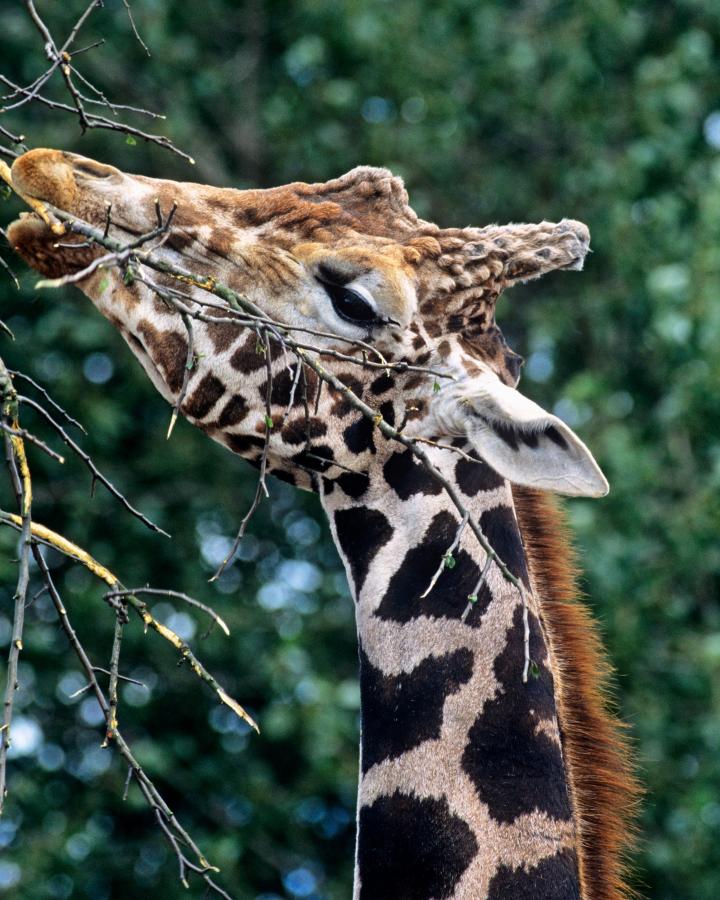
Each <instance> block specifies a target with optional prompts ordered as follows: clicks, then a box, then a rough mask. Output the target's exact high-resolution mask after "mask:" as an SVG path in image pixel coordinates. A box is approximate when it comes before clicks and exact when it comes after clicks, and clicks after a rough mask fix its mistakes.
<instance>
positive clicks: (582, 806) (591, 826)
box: [513, 485, 641, 900]
mask: <svg viewBox="0 0 720 900" xmlns="http://www.w3.org/2000/svg"><path fill="white" fill-rule="evenodd" d="M513 497H514V500H515V508H516V512H517V516H518V521H519V523H520V529H521V532H522V536H523V542H524V544H525V550H526V553H527V555H528V559H529V562H530V567H531V571H532V573H533V578H534V580H535V584H536V587H537V593H538V597H539V600H540V606H541V610H542V615H543V620H544V622H545V625H546V628H547V630H548V634H549V639H550V645H551V648H552V652H553V654H554V655H555V658H556V660H557V672H558V681H559V684H558V685H556V691H557V696H556V700H557V704H558V718H559V720H560V729H561V733H562V739H563V750H564V753H565V757H566V760H567V765H568V768H569V772H570V777H571V786H572V793H573V800H574V804H575V807H576V809H575V812H576V816H577V825H578V830H579V833H580V840H579V851H580V853H579V860H580V879H581V884H582V896H583V898H586V900H621V898H627V897H633V896H637V895H636V893H635V891H634V890H633V889H632V888H631V887H630V886H629V885H628V883H627V875H628V871H627V865H626V856H627V854H628V852H629V851H630V849H631V848H632V847H633V845H634V843H635V827H634V822H635V819H636V816H637V811H638V800H639V795H640V793H641V789H640V786H639V784H638V781H637V779H636V778H635V775H634V772H633V767H632V765H631V762H630V751H629V742H628V739H627V736H626V734H625V732H624V730H623V725H622V724H621V722H620V721H619V720H618V718H617V717H616V716H615V715H613V714H612V712H611V711H610V710H611V709H612V707H613V706H614V702H613V699H612V688H611V676H612V669H611V666H610V664H609V662H608V660H607V657H606V654H605V652H604V651H603V648H602V643H601V640H600V636H599V628H598V624H597V622H596V620H595V619H594V617H593V615H592V613H591V612H590V611H589V610H588V609H587V607H585V606H584V605H583V603H582V600H581V599H580V596H579V591H578V587H577V578H578V570H577V567H576V562H575V551H574V548H573V547H572V545H571V542H570V536H569V531H568V526H567V522H566V519H565V515H564V513H563V512H562V510H561V509H560V507H559V505H558V503H557V501H556V500H555V499H554V498H553V497H552V496H550V495H549V494H546V493H544V492H540V491H535V490H532V489H530V488H525V487H519V486H518V485H514V486H513Z"/></svg>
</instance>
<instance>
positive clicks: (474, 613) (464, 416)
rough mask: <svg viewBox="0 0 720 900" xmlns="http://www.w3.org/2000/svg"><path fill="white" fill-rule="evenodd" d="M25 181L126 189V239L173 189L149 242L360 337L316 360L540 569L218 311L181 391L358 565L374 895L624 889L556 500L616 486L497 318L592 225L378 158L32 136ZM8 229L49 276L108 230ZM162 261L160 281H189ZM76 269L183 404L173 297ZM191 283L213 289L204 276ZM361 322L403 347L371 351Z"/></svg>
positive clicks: (574, 248)
mask: <svg viewBox="0 0 720 900" xmlns="http://www.w3.org/2000/svg"><path fill="white" fill-rule="evenodd" d="M12 178H13V183H14V185H15V186H16V187H17V189H18V190H19V191H21V192H22V193H23V194H25V195H26V196H30V197H33V198H36V199H39V200H41V201H44V202H46V203H50V204H52V205H53V206H55V207H56V208H58V209H60V210H62V211H64V212H66V213H69V214H72V215H74V216H77V217H79V218H81V219H83V220H85V221H86V222H88V223H90V224H91V225H94V226H97V227H99V228H102V227H104V225H105V223H106V220H107V218H108V212H107V210H108V207H110V208H111V214H110V219H111V223H112V224H111V227H110V234H111V235H113V236H117V237H118V238H119V239H122V240H124V241H129V240H131V239H135V238H137V236H138V235H142V234H145V233H147V232H149V231H150V230H152V228H153V227H154V225H155V220H156V204H157V202H158V201H159V204H160V207H161V208H163V209H165V210H167V209H169V208H170V207H171V205H172V204H176V206H177V208H176V212H175V217H174V220H173V227H172V229H171V230H170V232H169V234H167V235H165V236H164V237H163V238H162V240H159V241H158V242H156V243H157V246H156V249H155V250H154V254H155V255H156V256H157V257H158V258H162V259H164V260H166V261H168V262H169V263H170V264H171V265H175V266H179V267H183V268H184V269H186V270H190V271H192V272H193V273H195V274H196V275H197V276H199V277H202V278H208V279H213V280H214V281H217V282H222V283H224V284H226V285H228V286H229V287H230V288H232V289H234V290H236V291H237V292H239V293H241V294H243V295H244V296H246V297H247V298H249V299H250V300H251V301H252V302H253V303H255V304H256V305H257V306H258V307H259V308H260V309H261V310H263V312H264V313H265V314H266V315H267V316H269V317H271V318H272V319H273V320H275V321H277V322H280V323H283V324H284V325H285V326H289V327H292V328H293V329H310V330H311V331H312V332H315V334H314V335H313V336H312V337H311V338H307V340H308V341H309V342H310V343H311V344H312V345H313V346H315V347H319V348H322V349H324V350H333V349H334V350H336V351H341V352H342V353H343V354H344V355H345V356H346V357H353V359H354V361H353V360H348V359H341V358H339V357H337V356H336V357H332V356H330V357H328V358H325V357H323V360H324V362H323V365H325V366H326V367H327V368H328V369H329V370H331V371H332V373H333V374H334V375H335V376H336V378H337V379H339V381H340V382H342V384H343V385H345V386H347V388H349V389H350V390H351V391H352V393H353V394H354V395H355V396H356V397H358V398H360V399H361V400H362V401H363V402H365V403H367V404H368V405H369V406H370V407H372V409H373V410H374V411H376V413H377V416H378V417H382V419H383V420H384V421H385V422H387V423H389V424H390V425H391V426H396V427H397V428H398V429H402V434H403V435H407V436H408V437H410V438H418V439H424V440H426V441H430V442H431V443H428V444H424V445H423V446H424V447H425V448H426V451H427V456H428V458H429V460H430V461H431V462H432V464H433V466H434V467H435V469H436V470H437V471H438V472H439V473H440V474H441V475H442V477H443V479H444V480H445V482H446V483H447V484H449V485H451V487H452V488H453V489H454V491H455V492H456V494H457V496H459V497H460V498H461V499H462V502H463V504H464V506H465V508H466V509H467V510H468V512H469V513H471V514H472V516H473V517H474V518H475V519H476V521H477V522H478V523H479V524H480V526H481V528H482V531H483V533H484V535H485V537H486V539H487V541H488V542H489V544H490V545H491V546H492V548H493V550H494V551H495V552H496V553H497V554H498V556H499V557H500V558H501V559H502V560H503V561H504V563H505V564H506V565H507V567H508V569H509V570H510V572H511V573H512V574H513V575H514V576H515V578H516V579H518V580H519V582H520V583H522V585H524V587H525V589H526V591H525V596H526V601H525V603H526V604H527V606H524V604H523V602H522V601H521V596H520V594H519V593H518V591H517V589H516V587H514V586H513V584H511V583H510V582H509V581H508V580H507V579H506V578H504V577H503V576H502V574H501V573H500V571H499V569H498V568H497V566H493V565H490V566H486V565H485V564H486V562H487V555H486V553H485V551H484V550H483V549H482V548H481V546H480V545H479V543H478V541H477V539H476V537H475V536H474V535H473V533H472V532H471V529H469V528H465V529H464V531H463V530H462V529H461V528H460V525H461V521H460V515H459V513H458V511H457V509H456V507H454V506H453V505H452V504H451V503H450V502H449V498H448V492H447V490H445V489H444V487H443V484H442V483H441V482H440V481H438V480H437V479H435V478H434V477H433V475H432V474H431V473H430V472H428V471H427V470H426V469H425V468H424V467H423V466H422V465H420V464H419V462H418V460H417V459H416V458H415V456H414V455H413V453H412V452H411V451H410V449H408V447H407V446H404V445H401V444H399V443H397V442H396V441H392V440H386V439H385V438H384V437H383V435H382V434H381V433H380V432H379V430H378V428H377V427H376V425H377V422H378V421H379V418H378V420H376V421H375V422H373V420H371V419H369V418H367V417H364V416H362V415H361V414H360V413H359V412H358V409H357V408H356V406H355V405H353V403H352V402H351V401H350V400H349V398H348V396H347V393H346V392H345V391H343V390H340V389H338V388H337V386H336V387H335V388H333V387H331V386H328V385H327V384H325V385H324V386H323V385H321V384H320V379H319V378H318V376H317V374H316V372H315V371H313V370H312V369H311V368H310V367H309V366H307V365H306V364H303V363H302V362H301V360H300V358H299V357H295V358H294V359H289V358H288V357H289V355H291V354H288V353H287V352H285V351H284V350H283V348H282V347H281V346H280V344H279V343H278V342H277V341H275V340H273V339H272V336H270V337H269V338H267V343H266V345H262V344H261V342H259V341H258V335H257V333H256V331H254V330H251V329H249V328H247V327H238V326H236V325H233V324H231V323H229V322H228V321H227V317H226V316H224V315H223V312H222V311H221V310H218V309H214V308H212V307H210V308H207V307H204V309H205V311H206V312H207V313H208V315H207V316H205V318H204V320H203V321H195V322H194V326H193V330H194V352H195V359H194V365H193V367H192V371H191V374H190V377H189V381H186V382H185V387H186V393H185V395H184V397H180V399H181V401H182V402H181V411H182V413H183V415H184V416H185V417H186V418H187V419H188V420H189V421H190V422H191V423H193V424H195V425H196V426H198V427H199V428H201V429H202V430H203V431H204V432H206V433H207V434H208V435H209V436H210V437H212V438H213V439H215V440H217V441H219V442H220V443H222V444H224V445H225V446H226V447H228V448H229V449H230V450H231V451H233V452H234V453H236V454H239V455H240V456H242V457H244V458H246V459H248V460H249V461H250V462H252V463H254V464H255V465H258V464H259V462H260V460H261V459H262V457H263V455H264V456H265V463H266V465H267V470H268V471H269V472H272V473H273V474H275V475H277V476H278V477H280V478H282V479H285V480H287V481H290V482H292V483H293V484H295V485H297V486H298V487H300V488H304V489H309V490H313V491H316V492H317V493H318V495H319V497H320V501H321V503H322V506H323V508H324V510H325V512H326V514H327V517H328V521H329V523H330V529H331V532H332V536H333V539H334V541H335V543H336V546H337V548H338V551H339V553H340V556H341V558H342V560H343V563H344V565H345V568H346V571H347V575H348V579H349V583H350V586H351V591H352V595H353V598H354V602H355V610H356V622H357V634H358V648H359V658H360V664H359V668H360V691H361V729H360V731H361V736H360V773H359V788H358V805H357V841H356V857H355V877H354V890H353V896H354V898H355V900H385V898H387V900H390V898H393V900H431V898H432V900H441V898H459V900H480V898H487V900H500V898H510V900H524V898H528V900H529V898H537V900H571V898H583V900H619V898H621V897H627V896H629V894H630V890H629V888H628V887H627V885H626V878H625V869H624V862H623V859H624V856H623V854H624V851H625V850H626V848H627V845H628V844H629V834H630V832H631V822H632V812H633V803H634V799H635V794H636V786H635V783H634V780H633V776H632V772H631V766H630V764H629V761H628V760H629V757H628V753H627V748H626V745H625V741H624V738H623V736H622V732H621V726H620V724H619V723H618V721H617V720H616V718H615V717H614V716H613V715H612V714H611V713H609V712H608V711H607V695H606V690H607V672H608V664H607V662H606V660H605V657H604V655H603V652H602V649H601V646H600V642H599V638H598V636H597V632H596V627H595V624H594V622H593V620H592V618H591V617H590V615H589V613H588V612H587V611H586V609H585V608H584V606H582V605H581V604H580V603H579V602H578V600H577V596H576V588H575V577H576V569H575V564H574V561H573V556H572V550H571V548H570V545H569V542H568V538H567V534H566V527H565V524H564V519H563V516H562V513H561V511H560V510H559V508H558V507H557V505H556V503H555V501H554V499H553V498H552V497H551V492H552V493H560V494H568V495H575V496H590V497H596V496H602V495H603V494H605V493H606V492H607V482H606V480H605V478H604V476H603V474H602V472H601V471H600V469H599V467H598V465H597V463H596V462H595V460H594V459H593V457H592V455H591V453H590V451H589V450H588V448H587V447H586V446H585V445H584V444H583V443H582V441H581V440H580V438H579V437H578V436H577V435H575V434H574V432H573V431H572V430H571V429H570V428H569V427H568V426H567V425H566V424H565V423H563V422H562V421H561V420H560V419H558V418H557V417H555V416H553V415H552V414H550V413H548V412H546V411H544V410H543V409H542V408H541V407H539V406H538V405H537V404H535V403H534V402H533V401H532V400H530V399H528V398H526V397H524V396H523V395H522V394H521V393H520V392H519V390H518V389H517V385H518V382H519V377H520V366H521V357H519V356H518V355H517V354H516V353H514V352H513V351H512V350H510V348H509V347H508V346H507V344H506V343H505V340H504V338H503V335H502V333H501V331H500V329H499V328H498V326H497V324H496V321H495V306H496V302H497V300H498V297H499V295H500V293H501V292H502V291H503V290H504V289H505V288H507V287H510V286H512V285H513V284H515V283H518V282H522V281H526V280H528V279H531V278H536V277H539V276H541V275H543V274H545V273H547V272H550V271H552V270H555V269H580V268H581V267H582V264H583V259H584V257H585V254H586V252H587V250H588V248H589V232H588V230H587V228H586V227H585V226H584V225H583V224H582V223H580V222H576V221H572V220H563V221H561V222H560V223H556V224H554V223H549V222H542V223H540V224H537V225H507V226H494V225H493V226H489V227H485V228H440V227H438V226H436V225H434V224H432V223H429V222H426V221H423V220H421V219H419V218H418V217H417V215H416V214H415V213H414V212H413V210H412V209H411V207H410V206H409V202H408V196H407V193H406V191H405V189H404V186H403V183H402V181H401V180H400V179H399V178H397V177H395V176H393V175H392V174H391V173H390V172H388V171H387V170H385V169H379V168H372V167H359V168H356V169H353V170H352V171H350V172H348V173H347V174H345V175H343V176H342V177H340V178H337V179H334V180H331V181H327V182H325V183H321V184H305V183H293V184H289V185H287V186H283V187H278V188H272V189H265V190H234V189H228V188H217V187H211V186H207V185H199V184H190V183H178V182H174V181H169V180H162V179H153V178H148V177H144V176H141V175H133V174H128V173H125V172H122V171H120V170H119V169H117V168H114V167H112V166H109V165H105V164H103V163H99V162H96V161H94V160H90V159H87V158H85V157H82V156H78V155H75V154H72V153H67V152H63V151H58V150H50V149H36V150H31V151H29V152H27V153H25V154H24V155H23V156H21V157H19V158H18V159H17V160H16V161H15V162H14V164H13V167H12ZM8 233H9V238H10V241H11V243H12V245H13V246H14V247H15V249H16V250H17V251H18V252H19V254H20V255H21V256H22V257H23V258H24V259H25V260H26V261H27V262H28V263H29V265H30V266H32V267H34V268H35V269H37V270H39V271H40V272H42V273H44V274H45V275H48V276H52V277H56V276H61V275H65V274H67V273H71V272H78V271H80V270H82V269H83V267H85V266H86V265H87V264H88V263H89V262H91V261H92V259H93V258H95V257H97V255H98V254H99V253H101V252H102V251H101V250H99V249H98V248H97V247H96V246H92V245H88V244H87V243H85V242H83V241H82V239H81V238H78V237H73V236H68V237H67V238H63V239H62V241H58V238H57V236H56V235H55V234H53V233H52V232H51V230H50V228H49V227H48V225H47V224H45V223H44V222H42V221H41V220H40V218H38V216H37V215H35V214H34V213H28V214H23V215H22V216H21V218H20V219H19V220H18V221H16V222H14V223H13V224H12V225H11V226H10V228H9V232H8ZM73 241H76V242H79V243H78V246H77V248H74V247H73V246H72V242H73ZM137 270H138V272H142V271H143V267H142V265H139V266H138V267H137ZM150 274H152V276H153V279H154V280H155V284H156V286H158V287H161V288H162V287H163V286H165V287H168V288H169V287H172V286H175V287H177V286H178V282H177V281H176V280H173V279H172V278H171V277H170V276H164V275H162V274H160V275H158V274H157V273H156V272H153V273H150ZM79 287H80V288H81V290H82V291H83V292H84V293H85V294H86V295H87V297H88V298H89V299H90V300H91V301H92V303H93V304H94V305H95V306H96V307H97V309H98V310H99V311H100V312H101V313H102V314H103V315H104V316H105V317H106V318H107V319H109V321H110V322H111V323H112V324H113V325H114V326H115V327H116V328H117V329H118V330H119V331H120V333H121V334H122V335H123V337H124V338H125V340H126V342H127V343H128V345H129V347H130V349H131V351H132V352H133V354H134V355H135V356H136V357H137V358H138V360H139V361H140V363H141V365H142V366H143V368H144V369H145V371H146V372H147V374H148V376H149V377H150V379H151V381H152V382H153V384H154V385H155V387H156V388H157V389H158V391H159V392H160V394H161V395H162V396H163V397H164V398H165V399H166V400H167V401H168V402H170V403H172V404H176V403H177V402H178V398H179V396H180V394H181V391H182V389H183V384H184V374H183V373H184V369H185V367H186V360H187V354H188V340H187V333H186V331H185V328H184V327H183V324H182V321H181V317H180V315H179V314H178V312H177V311H176V310H175V309H173V308H171V307H170V306H168V304H167V303H165V302H163V301H162V299H161V298H160V297H159V296H158V294H157V292H156V291H153V289H152V288H151V286H149V284H148V283H146V281H145V280H143V279H142V278H141V277H136V278H127V277H123V273H122V272H120V271H119V270H118V269H117V268H115V269H109V270H102V271H96V272H94V273H93V274H91V275H89V276H88V277H86V278H84V279H83V280H81V281H80V283H79ZM180 287H182V289H183V290H184V291H185V293H186V294H187V295H188V296H190V297H192V298H193V300H190V301H188V302H190V303H191V305H193V308H194V309H200V306H199V305H198V304H199V302H200V300H201V299H202V298H203V297H206V296H207V295H205V294H203V293H202V292H201V291H200V290H199V289H198V288H197V287H194V286H191V285H180ZM216 319H217V321H215V320H216ZM293 333H297V334H304V332H302V331H297V332H293ZM266 334H267V332H266ZM353 341H355V342H359V341H362V342H364V343H365V345H372V348H374V349H375V350H377V351H379V352H381V353H382V354H383V357H384V359H385V360H386V361H387V362H388V363H390V364H391V365H394V366H395V367H394V368H392V367H390V366H388V367H386V368H382V366H380V367H379V368H378V367H368V366H365V365H362V364H361V363H362V359H363V357H361V353H362V351H361V350H360V349H358V347H357V345H355V344H353V343H352V342H353ZM364 358H365V359H366V360H367V356H365V357H364ZM396 363H401V364H403V365H399V366H398V365H395V364H396ZM298 367H299V368H300V370H301V371H298ZM430 368H432V370H433V371H434V372H436V373H438V372H439V373H441V374H446V375H448V376H452V377H450V378H440V377H439V376H438V375H437V374H436V375H430V374H428V372H427V371H426V370H427V369H430ZM299 384H300V385H301V387H298V385H299ZM268 415H269V416H270V420H269V421H268ZM271 423H272V427H271ZM266 442H267V446H266ZM453 543H454V544H455V546H454V548H453V551H452V554H451V557H452V558H451V560H450V562H446V564H445V565H443V560H446V561H447V560H448V549H449V548H450V547H451V546H452V545H453ZM439 564H440V565H439ZM483 573H484V574H485V576H486V577H485V578H484V579H483V578H482V575H483ZM469 598H470V599H469ZM524 614H525V615H526V616H527V630H528V631H529V655H530V658H531V660H532V673H531V677H529V678H528V679H527V681H523V679H522V677H521V673H522V670H523V661H524V652H525V651H524V635H525V626H524V621H523V616H524Z"/></svg>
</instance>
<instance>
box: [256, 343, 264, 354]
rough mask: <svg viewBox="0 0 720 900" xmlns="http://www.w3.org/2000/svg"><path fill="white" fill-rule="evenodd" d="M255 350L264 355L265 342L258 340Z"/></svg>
mask: <svg viewBox="0 0 720 900" xmlns="http://www.w3.org/2000/svg"><path fill="white" fill-rule="evenodd" d="M255 352H256V353H262V355H263V356H265V344H263V342H262V341H258V342H257V343H256V344H255Z"/></svg>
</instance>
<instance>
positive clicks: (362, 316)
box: [317, 278, 397, 328]
mask: <svg viewBox="0 0 720 900" xmlns="http://www.w3.org/2000/svg"><path fill="white" fill-rule="evenodd" d="M317 280H318V281H319V282H320V284H321V285H322V286H323V288H324V289H325V293H326V294H327V295H328V297H329V298H330V302H331V303H332V307H333V309H334V310H335V313H336V315H337V316H339V317H340V318H341V319H344V320H345V321H346V322H350V323H351V324H352V325H359V326H361V327H365V328H367V327H371V326H373V325H387V324H388V323H390V322H394V319H389V318H388V317H387V316H380V315H378V312H377V310H376V309H375V307H374V306H373V304H372V302H371V301H370V298H369V296H368V297H366V296H365V294H366V291H365V289H364V288H361V287H359V286H358V287H355V288H349V287H346V286H345V285H342V284H335V283H333V282H332V281H326V280H325V279H323V278H318V279H317ZM395 324H397V323H395Z"/></svg>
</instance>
